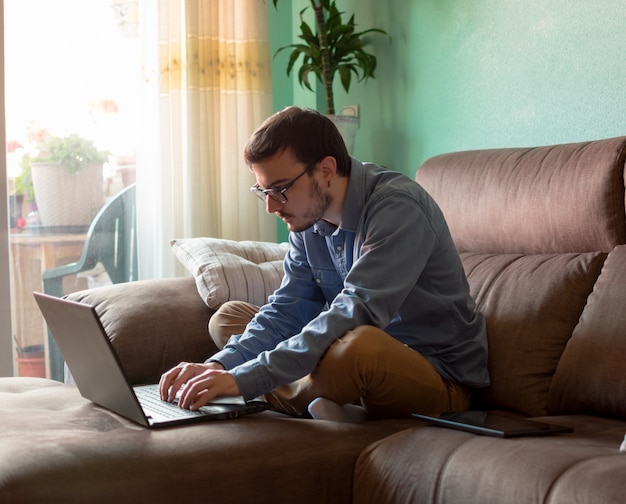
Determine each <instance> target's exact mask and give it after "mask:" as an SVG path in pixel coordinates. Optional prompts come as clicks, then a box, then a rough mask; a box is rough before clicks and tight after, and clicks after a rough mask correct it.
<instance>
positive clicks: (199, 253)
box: [170, 238, 289, 309]
mask: <svg viewBox="0 0 626 504" xmlns="http://www.w3.org/2000/svg"><path fill="white" fill-rule="evenodd" d="M170 245H171V247H172V251H173V252H174V255H175V256H176V257H177V259H178V260H179V261H180V262H181V263H182V264H183V265H184V266H185V268H187V270H188V271H189V272H190V273H191V274H192V275H193V276H194V277H195V280H196V287H197V288H198V293H199V294H200V296H201V297H202V300H203V301H204V302H205V303H206V305H207V306H208V307H209V308H213V309H216V308H218V307H219V306H220V305H221V304H223V303H225V302H226V301H234V300H236V301H247V302H248V303H253V304H255V305H259V306H261V305H264V304H265V303H266V302H267V298H268V297H269V295H270V294H272V293H273V292H274V291H275V290H276V289H277V288H278V287H279V286H280V282H281V281H282V278H283V274H284V272H283V259H284V257H285V254H286V253H287V250H288V248H289V245H288V244H287V243H269V242H258V241H233V240H224V239H220V238H187V239H178V240H171V241H170Z"/></svg>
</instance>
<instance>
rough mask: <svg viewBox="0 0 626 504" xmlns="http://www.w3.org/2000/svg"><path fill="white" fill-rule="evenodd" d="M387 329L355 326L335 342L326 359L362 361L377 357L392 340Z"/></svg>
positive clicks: (344, 361)
mask: <svg viewBox="0 0 626 504" xmlns="http://www.w3.org/2000/svg"><path fill="white" fill-rule="evenodd" d="M392 339H393V338H391V336H389V335H388V334H387V333H385V331H383V330H381V329H378V328H377V327H374V326H370V325H362V326H358V327H355V328H354V329H352V330H351V331H348V332H347V333H345V334H344V335H343V336H342V337H341V338H339V339H338V340H337V341H335V343H333V344H332V345H331V346H330V348H329V349H328V352H327V353H326V355H325V356H324V360H326V359H329V360H341V361H342V362H343V363H346V361H353V362H355V361H357V360H359V361H362V360H363V359H369V358H376V356H377V355H380V353H381V352H382V351H383V350H384V348H385V346H386V345H387V344H388V343H389V340H392Z"/></svg>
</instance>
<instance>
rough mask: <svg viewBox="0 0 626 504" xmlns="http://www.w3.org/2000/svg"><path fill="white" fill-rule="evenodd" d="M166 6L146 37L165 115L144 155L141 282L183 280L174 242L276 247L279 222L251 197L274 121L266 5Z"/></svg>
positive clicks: (173, 0)
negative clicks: (261, 141) (248, 150)
mask: <svg viewBox="0 0 626 504" xmlns="http://www.w3.org/2000/svg"><path fill="white" fill-rule="evenodd" d="M147 3H148V4H150V3H152V2H147ZM152 5H154V4H152ZM158 6H159V8H158V19H156V20H153V23H152V24H153V25H156V27H155V30H154V31H156V32H157V33H151V32H150V30H149V29H147V30H145V31H144V35H143V37H144V41H145V44H144V45H145V46H146V48H149V47H150V41H151V40H155V38H156V39H158V61H155V62H154V64H155V66H156V68H158V70H156V72H155V73H156V74H157V75H154V77H153V78H151V77H150V75H149V68H145V69H144V72H146V73H147V75H146V79H145V81H146V90H147V91H148V96H155V94H156V93H158V106H157V107H155V108H156V110H158V112H157V113H154V117H152V118H150V121H149V126H150V127H152V130H150V127H149V128H148V130H147V131H146V132H145V134H146V141H145V142H144V144H145V145H152V146H153V147H154V149H144V151H146V153H145V156H144V158H143V166H144V169H141V168H142V166H141V165H142V163H141V161H140V170H139V173H138V183H139V184H140V185H139V186H138V207H139V209H138V212H139V216H138V218H139V219H140V220H139V222H140V235H139V238H140V251H139V252H140V264H141V272H140V274H141V277H142V278H158V277H166V276H173V275H180V274H182V273H183V271H182V269H181V267H180V266H179V265H178V264H177V262H176V261H175V259H174V256H173V254H172V253H171V251H170V248H169V240H170V239H172V238H188V237H197V236H210V237H218V238H227V239H232V240H264V241H276V220H275V217H273V216H269V215H267V214H266V213H265V208H264V206H263V205H259V202H258V200H256V198H253V197H252V196H251V195H250V192H249V190H248V189H249V187H250V186H251V185H252V184H253V183H254V177H253V175H252V174H251V173H250V171H249V170H248V169H247V167H246V166H245V163H244V162H243V157H242V152H243V147H244V144H245V142H246V141H247V139H248V138H249V136H250V135H251V133H252V132H253V131H254V129H255V128H256V127H257V126H258V125H259V124H260V123H261V122H262V121H263V120H264V119H265V118H266V117H267V116H269V115H270V114H271V113H272V97H271V68H270V63H271V58H270V51H269V35H268V21H267V4H266V3H265V2H262V1H259V0H159V2H158ZM149 17H150V14H145V15H144V21H146V23H145V25H146V26H150V21H149V19H147V18H149ZM146 52H147V53H149V50H146ZM151 86H152V93H150V91H149V90H150V87H151ZM146 113H147V115H148V117H149V114H150V112H149V111H147V112H146ZM149 138H152V143H149V142H148V139H149ZM155 138H156V139H157V140H155ZM148 165H149V167H148ZM142 195H143V196H142Z"/></svg>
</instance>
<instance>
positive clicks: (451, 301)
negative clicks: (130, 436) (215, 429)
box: [160, 107, 489, 421]
mask: <svg viewBox="0 0 626 504" xmlns="http://www.w3.org/2000/svg"><path fill="white" fill-rule="evenodd" d="M244 156H245V161H246V163H247V165H248V166H249V168H250V169H251V170H252V172H253V173H254V175H255V177H256V181H257V183H256V184H255V185H254V186H253V187H252V188H251V191H252V192H253V193H254V194H255V195H256V196H258V197H259V198H260V199H261V200H263V201H264V202H265V205H266V207H267V211H268V212H269V213H273V214H275V215H277V216H278V217H280V218H281V219H282V220H283V221H284V222H285V223H286V224H287V227H288V229H289V231H290V234H289V244H290V248H289V252H288V253H287V256H286V258H285V262H284V269H285V276H284V279H283V282H282V284H281V286H280V288H279V289H278V290H277V291H276V292H275V293H274V294H273V295H272V296H270V298H269V300H268V302H267V304H266V305H265V306H263V307H261V308H260V309H259V308H258V307H256V306H252V305H249V304H247V303H242V302H230V303H226V304H225V305H223V306H222V307H221V308H220V310H219V311H218V312H217V313H216V314H215V315H213V317H212V318H211V323H210V332H211V336H212V337H213V339H214V340H215V342H216V344H217V345H218V347H219V348H222V350H220V351H219V352H218V353H217V354H215V355H213V356H212V357H210V358H209V359H208V360H207V361H206V362H205V363H203V364H200V363H198V364H193V363H181V364H179V365H178V366H176V367H175V368H173V369H171V370H170V371H168V372H167V373H165V374H164V375H163V376H162V378H161V383H160V387H161V396H162V398H163V399H165V400H170V401H171V400H173V398H174V397H175V395H176V393H177V392H178V391H179V390H180V391H181V396H180V401H179V405H180V406H181V407H183V408H191V409H196V408H199V407H200V406H202V405H203V404H205V403H206V402H207V401H209V400H211V399H213V398H214V397H216V396H222V395H243V397H244V398H245V399H253V398H255V397H257V396H261V395H265V399H266V400H269V401H270V402H272V403H273V404H274V405H275V406H276V407H277V409H279V410H281V411H284V412H286V413H288V414H292V415H304V414H306V413H307V411H308V412H309V413H310V414H311V415H312V416H313V417H314V418H326V419H335V420H344V421H356V420H359V419H363V418H365V417H368V418H385V417H400V416H407V415H410V414H411V413H413V412H421V413H431V414H436V413H441V412H444V411H459V410H464V409H467V408H468V407H469V400H470V387H483V386H486V385H488V383H489V376H488V372H487V341H486V334H485V322H484V319H483V317H482V315H481V314H480V313H477V312H475V310H474V308H475V306H474V301H473V300H472V298H471V297H470V294H469V288H468V284H467V279H466V277H465V274H464V271H463V268H462V265H461V261H460V258H459V256H458V253H457V251H456V249H455V247H454V244H453V242H452V239H451V237H450V233H449V231H448V227H447V225H446V222H445V220H444V217H443V215H442V213H441V211H440V209H439V207H438V206H437V205H436V203H435V202H434V201H433V200H432V198H431V197H430V196H429V195H428V194H427V193H426V192H425V191H424V189H422V188H421V187H420V186H419V185H418V184H417V183H415V182H414V181H413V180H411V179H410V178H408V177H406V176H405V175H402V174H400V173H396V172H392V171H389V170H387V169H385V168H383V167H381V166H377V165H375V164H368V163H361V162H359V161H357V160H355V159H352V158H350V156H349V155H348V152H347V151H346V148H345V145H344V143H343V140H342V138H341V136H340V134H339V132H338V131H337V129H336V128H335V126H334V125H333V123H332V122H331V121H330V120H329V119H328V118H327V117H325V116H324V115H322V114H319V113H318V112H315V111H313V110H308V109H300V108H297V107H289V108H287V109H285V110H282V111H281V112H278V113H277V114H275V115H273V116H272V117H270V118H269V119H267V120H266V121H265V122H264V123H263V124H262V125H261V126H260V127H259V129H257V131H256V132H255V133H254V134H253V135H252V137H251V139H250V140H249V142H248V144H247V145H246V148H245V152H244ZM231 336H232V337H231ZM355 403H360V404H361V405H362V406H363V408H360V407H358V406H355Z"/></svg>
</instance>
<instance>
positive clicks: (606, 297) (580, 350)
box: [548, 245, 626, 418]
mask: <svg viewBox="0 0 626 504" xmlns="http://www.w3.org/2000/svg"><path fill="white" fill-rule="evenodd" d="M624 279H626V245H622V246H620V247H616V248H615V250H614V251H613V252H611V253H610V254H609V256H608V257H607V259H606V262H605V264H604V267H603V268H602V273H601V274H600V277H599V278H598V281H597V282H596V284H595V286H594V288H593V292H592V293H591V295H590V296H589V301H588V303H587V306H586V307H585V310H584V311H583V313H582V316H581V318H580V322H579V324H578V325H577V326H576V328H575V329H574V333H573V335H572V338H571V339H570V340H569V342H568V343H567V347H566V348H565V351H564V352H563V356H562V357H561V360H560V362H559V365H558V367H557V369H556V373H555V375H554V380H553V382H552V387H551V389H550V395H549V403H548V405H549V410H550V412H552V413H555V414H560V413H561V412H562V413H598V414H601V415H611V416H618V417H621V418H626V400H625V398H626V372H624V363H625V362H626V337H625V336H624V332H625V328H626V306H625V305H624V300H625V299H626V283H625V281H624Z"/></svg>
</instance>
